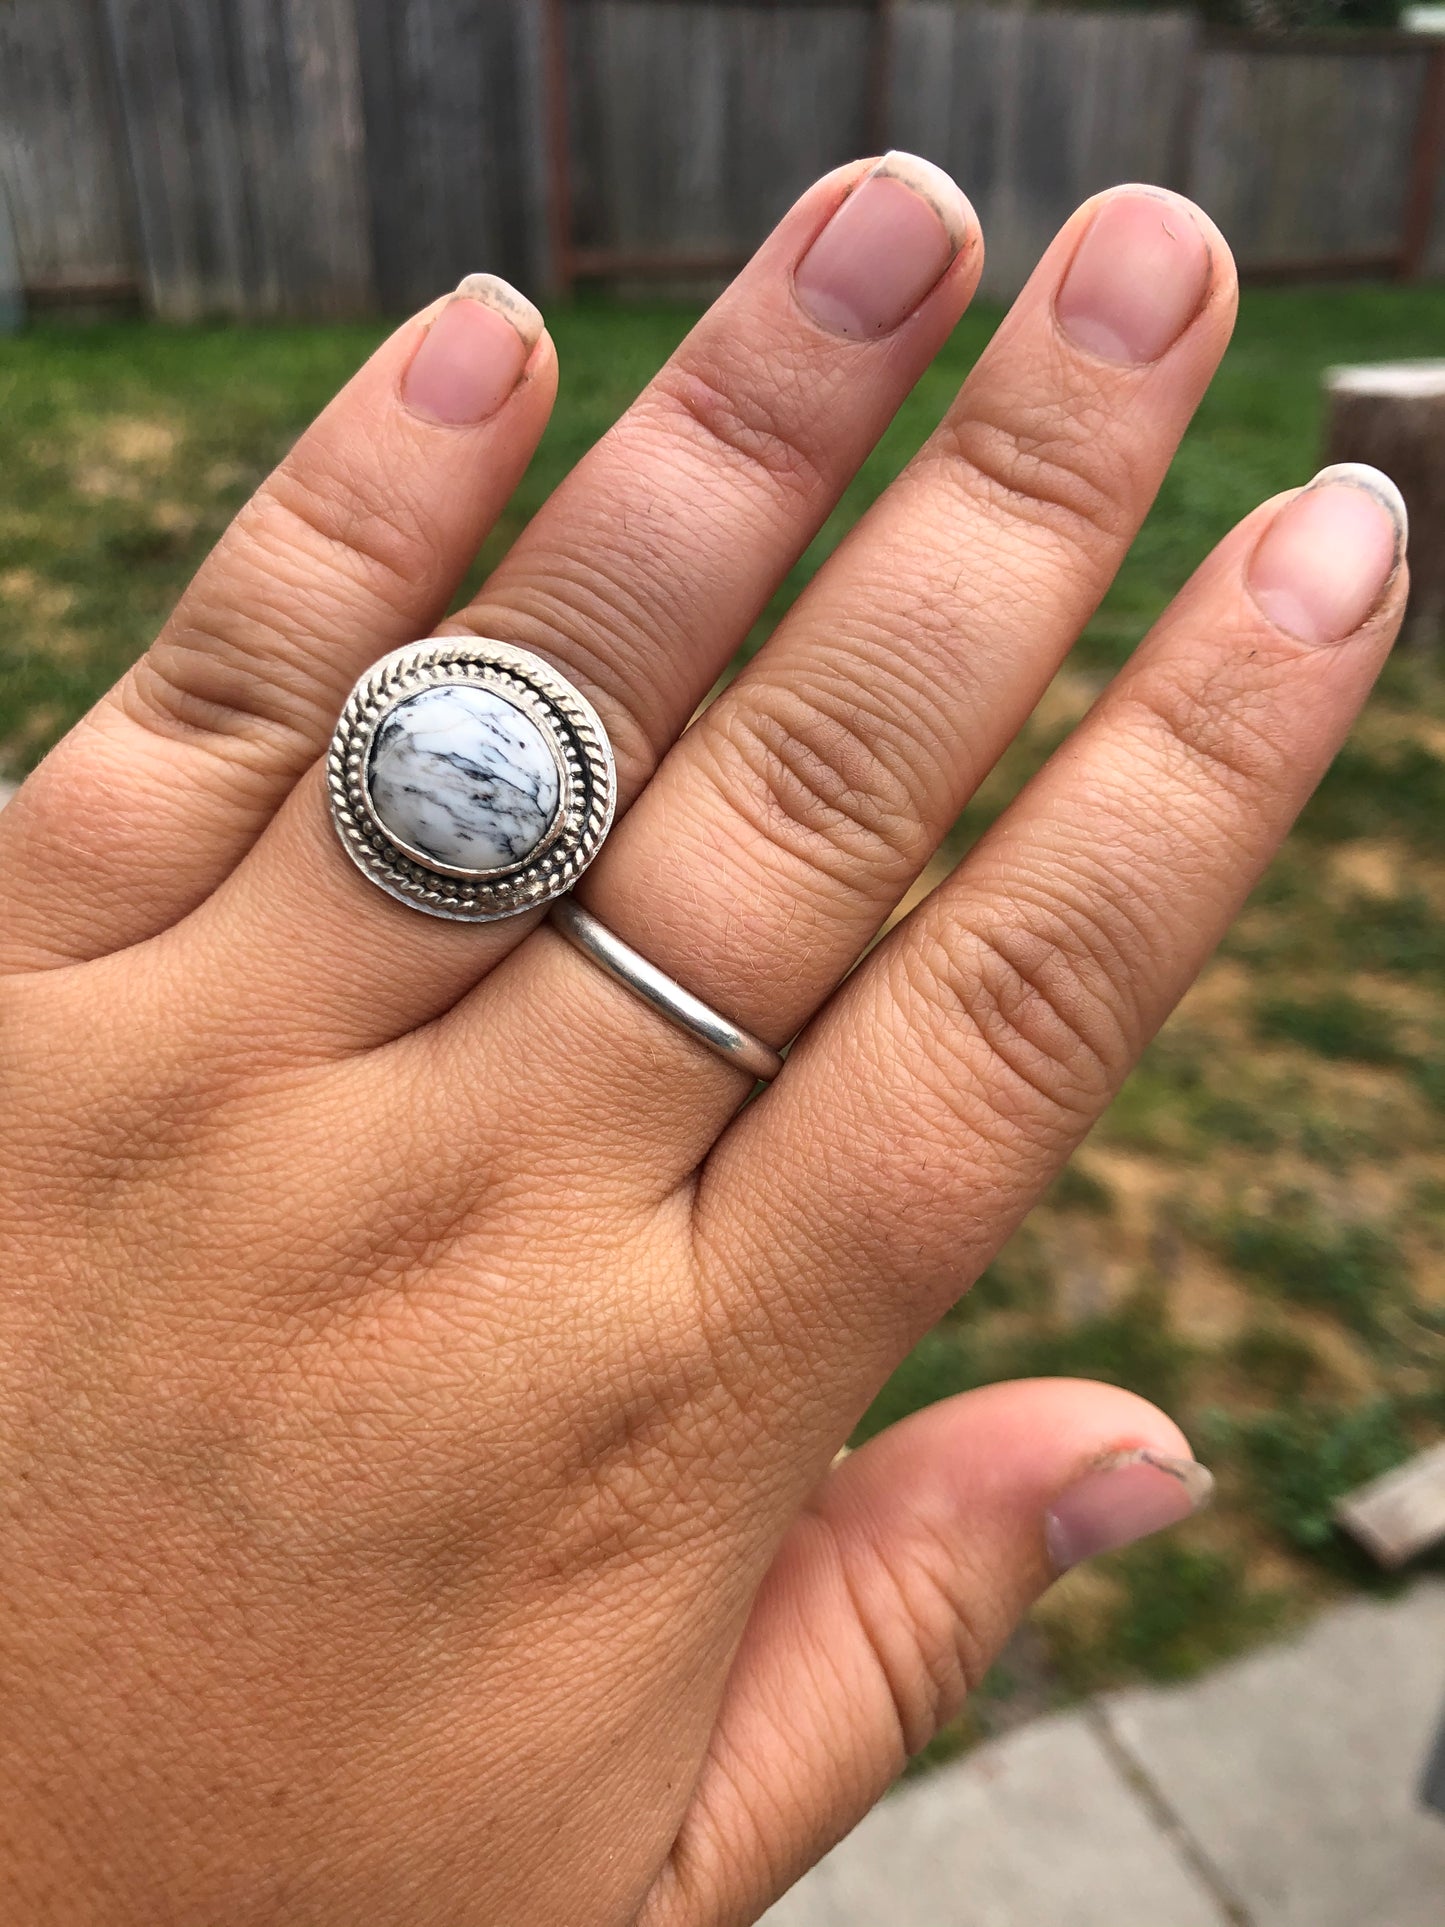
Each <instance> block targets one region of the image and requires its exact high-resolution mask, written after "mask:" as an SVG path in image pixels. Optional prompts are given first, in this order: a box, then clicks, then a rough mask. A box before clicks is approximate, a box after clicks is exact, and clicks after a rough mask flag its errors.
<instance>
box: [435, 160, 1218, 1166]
mask: <svg viewBox="0 0 1445 1927" xmlns="http://www.w3.org/2000/svg"><path fill="white" fill-rule="evenodd" d="M1234 306H1235V280H1234V273H1233V266H1232V262H1231V260H1230V256H1229V251H1228V249H1227V247H1226V246H1225V244H1224V242H1223V240H1222V239H1221V238H1220V236H1219V234H1218V232H1217V230H1215V229H1214V228H1213V226H1212V224H1211V223H1209V222H1208V221H1207V219H1206V218H1205V217H1204V216H1203V215H1202V214H1200V213H1199V211H1198V210H1197V209H1195V208H1193V207H1192V206H1191V204H1190V203H1189V202H1187V201H1185V200H1183V199H1181V198H1180V197H1178V196H1176V195H1170V194H1165V193H1163V192H1161V191H1159V190H1155V189H1148V188H1125V189H1118V190H1115V191H1114V192H1112V193H1110V194H1108V195H1105V196H1103V197H1100V199H1098V200H1096V201H1095V202H1093V203H1090V204H1088V205H1086V206H1085V207H1083V208H1081V209H1080V210H1079V212H1078V214H1077V215H1076V216H1075V217H1074V218H1073V219H1072V220H1071V221H1070V222H1069V223H1068V224H1067V225H1066V226H1065V228H1064V230H1063V232H1062V233H1061V234H1060V235H1059V237H1058V238H1057V240H1056V241H1055V242H1054V244H1053V245H1052V246H1051V247H1050V249H1049V250H1048V252H1047V253H1046V254H1045V256H1044V258H1043V260H1042V262H1041V263H1040V265H1039V267H1038V269H1037V271H1036V272H1035V274H1034V275H1033V277H1032V278H1031V280H1030V282H1029V284H1028V286H1027V287H1026V288H1025V290H1024V292H1023V294H1022V295H1021V296H1020V297H1019V300H1018V302H1017V304H1016V305H1015V307H1014V309H1013V311H1012V313H1011V314H1010V316H1009V317H1008V319H1007V320H1006V321H1005V323H1004V324H1003V326H1002V327H1001V328H1000V330H999V331H998V333H997V334H996V335H995V337H994V339H993V341H992V343H991V344H990V346H989V348H988V350H987V351H986V352H985V354H984V355H983V357H982V358H981V360H980V361H979V363H978V365H977V366H976V368H975V369H974V371H973V373H972V374H971V376H970V377H969V379H968V381H967V382H966V383H965V384H964V387H963V389H962V391H961V393H960V394H959V396H958V399H957V401H956V403H955V404H954V406H953V408H952V409H951V410H950V411H949V413H948V415H947V417H946V418H945V420H944V422H943V424H942V426H941V427H940V428H939V430H938V432H937V433H936V434H935V435H934V436H933V438H932V439H931V441H930V442H929V443H928V444H927V446H926V447H925V448H924V449H923V450H922V452H921V453H920V455H919V456H918V457H917V459H916V460H915V461H914V462H913V464H912V465H911V466H910V468H909V469H908V470H907V471H905V473H904V475H903V476H902V477H901V478H900V479H899V481H898V482H897V483H895V484H894V486H893V487H892V488H891V489H890V490H889V491H888V492H887V494H886V495H885V496H884V497H883V498H882V499H881V500H880V501H879V503H878V504H877V505H876V507H875V508H874V509H873V510H872V512H871V513H870V514H869V515H868V516H867V517H866V518H865V519H864V521H863V522H862V523H861V524H860V526H859V527H858V529H857V530H856V531H855V532H854V534H853V536H852V537H851V538H850V540H849V541H848V542H847V543H845V544H844V546H843V547H842V548H841V549H840V550H839V551H838V552H837V554H836V555H835V556H834V557H833V559H832V560H831V561H830V562H829V563H828V565H827V566H826V567H825V568H824V569H823V570H822V571H821V572H820V573H819V575H818V576H817V578H816V579H815V581H814V582H813V584H812V585H811V587H810V589H809V590H808V592H807V593H806V594H805V595H804V596H803V597H802V598H800V600H799V602H798V603H797V604H796V605H795V608H794V610H793V611H792V613H791V615H790V616H789V618H788V619H787V620H786V621H785V622H784V624H783V625H782V626H781V627H780V628H779V630H778V632H777V633H776V634H775V635H774V637H773V638H772V640H771V641H770V643H769V644H768V646H767V647H766V648H765V649H764V650H763V651H762V653H761V654H760V655H759V656H758V657H757V658H755V660H754V662H753V663H752V664H751V665H750V667H749V669H748V671H747V672H746V673H745V674H744V675H742V676H741V677H739V678H738V680H737V681H736V682H734V683H733V684H732V685H731V686H730V688H729V689H728V690H727V691H726V692H725V693H724V695H723V696H721V697H720V698H719V699H718V701H717V702H715V703H714V704H713V705H712V707H711V708H710V709H708V710H707V711H706V713H705V714H704V716H703V717H702V718H701V719H700V720H699V722H698V723H697V724H696V725H695V726H694V727H693V728H692V729H691V730H689V731H688V733H687V735H686V736H684V737H683V739H682V740H681V742H680V743H679V744H678V745H677V747H676V748H675V749H674V750H673V752H672V754H671V755H670V756H669V757H668V759H667V761H666V763H665V764H664V766H663V768H662V769H661V770H660V771H659V772H658V775H657V777H656V778H655V779H654V780H653V782H652V783H651V784H650V785H649V787H648V789H647V791H646V793H645V795H644V796H643V797H642V798H641V799H640V800H639V802H638V805H637V807H636V808H635V809H634V810H633V811H632V813H631V815H630V816H629V817H628V819H627V821H626V823H625V824H623V825H622V826H621V828H620V829H619V831H618V832H617V834H616V835H615V836H614V837H613V838H612V840H611V841H610V843H609V844H608V846H607V848H606V850H605V851H604V852H603V854H602V856H601V857H600V858H599V859H598V861H597V863H596V864H595V866H594V867H593V869H592V870H591V872H590V873H589V874H588V876H587V877H586V879H585V880H584V882H583V884H582V886H581V888H580V890H579V892H578V894H579V896H580V897H581V898H582V899H584V900H585V902H586V904H587V906H588V907H589V908H590V909H592V910H593V911H594V912H595V913H596V914H597V915H598V916H599V917H600V918H601V919H602V921H603V922H604V923H606V924H607V925H609V926H610V927H611V928H613V929H614V930H616V931H617V933H618V934H619V935H620V936H622V937H623V938H624V939H625V940H626V941H628V942H630V943H632V944H633V945H634V946H635V947H636V948H638V949H639V950H641V951H642V952H643V954H644V955H645V956H646V957H647V958H648V959H649V961H651V962H652V963H654V964H656V965H657V966H658V967H659V968H660V969H662V970H663V971H665V972H666V973H667V974H668V975H670V976H672V977H674V978H675V979H677V980H678V981H679V982H681V983H682V984H683V985H684V986H685V987H686V988H687V989H688V990H690V991H692V992H693V994H694V995H696V996H699V997H701V998H702V999H703V1000H704V1001H705V1002H706V1003H708V1004H711V1005H713V1006H714V1007H715V1008H716V1009H718V1010H720V1011H721V1012H723V1013H724V1014H725V1015H726V1016H728V1017H729V1018H731V1019H732V1020H734V1021H735V1022H737V1023H740V1024H742V1025H744V1026H745V1027H746V1028H748V1029H750V1030H753V1031H755V1032H758V1033H760V1034H761V1035H762V1036H763V1037H764V1038H765V1039H766V1040H767V1041H768V1042H769V1043H771V1044H775V1045H777V1044H782V1043H784V1042H785V1041H786V1040H787V1039H788V1038H789V1037H791V1036H792V1035H793V1034H794V1033H795V1032H796V1031H797V1030H798V1029H799V1028H800V1027H801V1025H802V1024H803V1023H804V1022H806V1020H807V1019H808V1018H809V1017H810V1016H811V1015H812V1013H813V1012H814V1010H816V1009H817V1007H818V1005H819V1004H820V1003H821V1002H822V1001H823V999H824V998H825V997H827V996H828V994H829V993H830V992H831V991H832V990H833V988H834V986H835V985H836V984H837V983H838V981H839V979H840V978H841V977H842V976H843V975H844V974H845V973H846V972H847V971H848V970H849V968H850V967H851V966H852V964H853V963H854V961H855V960H856V958H857V957H858V955H859V953H860V951H861V950H862V949H863V948H864V947H865V946H866V945H867V943H868V942H869V940H870V939H871V938H872V936H873V935H874V934H875V932H876V931H877V929H878V927H879V925H880V924H881V923H882V921H883V920H884V918H886V916H887V915H888V913H889V911H890V910H891V909H892V908H893V907H894V905H895V904H896V903H897V901H898V900H899V898H900V897H901V896H902V895H903V893H904V892H905V891H906V889H907V888H908V885H909V884H910V883H911V882H912V880H913V879H914V877H915V876H916V875H917V874H918V872H919V871H920V870H921V869H922V868H923V866H924V864H925V863H926V861H927V859H928V856H929V854H930V852H931V851H932V850H933V849H934V848H935V847H936V845H937V844H938V842H939V841H940V839H941V838H942V837H943V835H944V834H945V833H946V831H947V829H948V827H949V825H950V824H951V823H952V822H953V821H954V820H955V818H956V817H957V815H958V812H959V811H960V809H961V808H962V807H963V805H964V803H965V802H966V801H967V799H968V797H969V795H970V794H971V793H972V791H973V789H974V788H975V786H976V785H977V783H978V781H979V780H980V778H981V777H982V776H983V775H984V774H985V773H986V772H987V771H988V770H989V768H990V767H991V766H992V764H993V763H994V762H995V761H996V759H997V758H998V756H999V755H1000V754H1001V753H1002V751H1003V750H1004V748H1005V747H1006V746H1007V744H1008V743H1009V741H1010V740H1011V739H1012V737H1013V736H1014V734H1015V733H1016V732H1017V730H1018V729H1019V727H1020V726H1021V724H1022V723H1023V721H1024V720H1025V718H1026V717H1027V716H1028V714H1029V712H1030V711H1031V710H1032V708H1033V707H1034V704H1035V703H1036V702H1037V700H1038V698H1039V696H1040V694H1041V693H1042V691H1043V689H1044V687H1045V686H1046V685H1047V683H1048V681H1049V679H1050V678H1051V677H1052V676H1053V674H1054V673H1055V671H1056V670H1057V668H1058V665H1059V663H1060V661H1061V659H1062V657H1063V656H1064V654H1065V653H1066V652H1067V650H1068V649H1069V648H1070V646H1071V645H1072V644H1073V642H1074V640H1075V638H1076V637H1077V635H1078V633H1079V631H1080V630H1081V629H1082V627H1083V626H1084V624H1085V622H1086V621H1087V620H1088V618H1089V616H1090V614H1091V613H1092V611H1093V609H1094V607H1095V606H1096V604H1097V603H1098V601H1099V598H1100V597H1101V596H1102V594H1103V593H1104V590H1105V589H1106V588H1107V586H1108V584H1109V582H1110V581H1111V579H1112V578H1113V575H1114V573H1115V571H1116V570H1117V568H1118V566H1119V563H1120V561H1121V560H1122V558H1123V556H1124V554H1125V552H1126V550H1127V549H1128V546H1129V544H1130V542H1131V541H1132V540H1133V538H1134V535H1135V533H1136V532H1137V530H1138V527H1139V524H1140V522H1141V521H1142V520H1143V517H1144V515H1145V513H1146V512H1147V510H1148V508H1149V505H1150V503H1151V502H1152V501H1153V498H1154V495H1155V492H1156V490H1157V489H1158V486H1159V483H1160V481H1161V480H1162V478H1163V475H1164V472H1165V469H1166V468H1167V466H1168V464H1169V461H1170V459H1171V457H1172V456H1173V453H1174V450H1175V447H1176V446H1177V443H1178V440H1179V437H1180V435H1181V434H1182V432H1183V430H1184V428H1185V426H1186V424H1187V423H1188V421H1189V418H1190V416H1191V415H1192V414H1193V412H1194V409H1195V407H1196V405H1197V404H1198V401H1199V399H1200V396H1201V395H1202V394H1203V391H1204V389H1205V386H1206V385H1207V383H1208V381H1209V378H1210V376H1211V375H1212V374H1213V372H1214V369H1215V366H1216V364H1217V363H1218V360H1219V357H1220V355H1221V354H1222V352H1223V350H1224V347H1225V344H1226V342H1227V341H1228V338H1229V331H1230V327H1231V325H1232V321H1233V315H1234ZM549 941H550V940H549ZM554 950H555V954H552V955H551V956H550V957H549V958H548V960H547V964H546V979H547V981H546V982H545V983H542V982H540V981H537V979H538V974H539V972H540V971H541V969H542V962H541V959H540V957H538V956H535V955H534V954H532V952H529V954H528V956H527V958H526V959H525V960H523V959H520V958H519V959H517V960H516V963H515V964H514V965H513V966H512V967H511V968H510V969H509V970H508V971H506V972H504V973H502V975H501V976H499V977H496V978H494V979H493V980H492V981H491V983H490V984H488V985H486V986H483V988H482V990H481V991H479V992H478V993H477V995H476V997H475V998H474V999H472V1000H471V1001H472V1003H473V1005H474V1006H475V1007H476V1011H477V1018H476V1021H477V1022H478V1023H479V1024H480V1023H486V1024H494V1023H496V1022H498V1021H503V1020H504V1018H505V1010H506V1004H505V1001H504V1000H505V999H506V998H507V997H508V995H512V996H514V997H516V998H518V999H521V1000H525V1001H526V1006H527V1013H528V1014H527V1022H528V1024H530V1025H531V1026H532V1027H533V1028H535V1027H536V1026H537V1024H538V1023H539V1022H540V1014H539V1011H538V1008H537V1006H538V1004H539V1003H542V1002H552V1003H555V1004H556V1005H557V1006H558V1007H559V1008H561V1007H565V1008H567V1009H568V1011H569V1014H570V1016H569V1028H568V1033H567V1037H566V1041H565V1048H566V1062H565V1064H559V1066H558V1076H559V1078H565V1080H566V1082H567V1085H568V1093H569V1100H570V1104H571V1105H573V1106H575V1104H576V1103H577V1102H578V1099H579V1095H580V1094H579V1092H578V1090H577V1085H578V1081H579V1080H587V1079H591V1080H593V1081H595V1082H596V1083H597V1085H598V1087H599V1101H605V1099H604V1098H602V1096H601V1093H602V1091H603V1089H604V1087H606V1086H607V1085H608V1084H609V1082H612V1083H615V1087H616V1090H617V1093H618V1095H617V1103H618V1105H619V1107H626V1108H627V1110H628V1111H629V1112H630V1113H640V1114H642V1115H651V1116H653V1117H655V1118H656V1120H657V1132H656V1138H657V1151H658V1155H659V1156H660V1157H661V1158H662V1159H663V1160H664V1161H665V1162H667V1163H669V1164H670V1165H671V1166H672V1167H673V1175H675V1176H680V1175H681V1174H682V1173H684V1172H685V1171H686V1170H688V1169H690V1168H691V1164H692V1162H693V1161H695V1159H696V1158H697V1157H699V1156H701V1155H702V1153H703V1152H704V1151H705V1150H706V1149H707V1147H708V1145H709V1144H710V1143H711V1141H712V1139H713V1137H714V1136H715V1134H716V1132H717V1130H718V1129H719V1128H720V1126H721V1124H722V1122H723V1121H724V1120H725V1119H726V1117H727V1115H728V1114H729V1113H730V1111H731V1110H732V1109H733V1108H735V1107H736V1105H737V1103H738V1101H739V1099H740V1097H741V1096H742V1095H743V1094H744V1092H745V1088H746V1087H745V1080H744V1079H743V1078H742V1077H741V1076H740V1074H739V1073H738V1072H737V1071H736V1070H734V1069H732V1068H731V1067H730V1066H728V1065H725V1064H723V1063H721V1062H720V1061H719V1060H718V1059H716V1058H713V1057H711V1056H709V1055H707V1054H706V1053H705V1052H704V1051H703V1050H702V1048H701V1047H700V1046H698V1045H696V1044H694V1043H693V1041H692V1040H691V1039H690V1038H688V1037H686V1036H685V1035H683V1034H682V1033H681V1032H676V1031H672V1030H671V1029H670V1027H667V1026H665V1024H664V1020H662V1019H660V1018H658V1017H656V1016H654V1015H653V1014H652V1013H651V1012H649V1011H647V1010H646V1009H645V1008H644V1007H643V1006H642V1005H641V1004H639V1003H638V1002H637V1001H636V1000H635V999H634V998H632V997H630V996H629V994H628V993H627V992H625V991H623V990H621V989H619V988H618V987H617V986H616V985H615V984H613V983H611V982H610V980H607V979H605V978H602V977H601V974H600V973H599V972H597V971H596V970H595V968H594V967H593V966H592V965H590V964H589V963H587V962H585V961H584V960H582V959H581V958H579V957H577V956H576V955H575V954H574V953H572V952H570V951H564V950H563V948H562V946H561V944H560V942H558V943H556V944H555V946H554ZM523 977H525V978H526V979H527V980H528V981H527V982H526V983H525V984H523V983H522V982H521V981H520V980H521V979H522V978H523ZM461 1014H462V1013H460V1012H459V1013H458V1016H459V1017H460V1016H461ZM624 1065H625V1068H621V1067H622V1066H624ZM640 1079H641V1080H643V1082H642V1085H641V1093H640V1094H639V1080H640ZM654 1097H655V1099H656V1102H655V1103H654V1102H651V1101H650V1100H652V1099H654ZM568 1111H569V1105H566V1104H548V1103H545V1102H544V1103H540V1104H538V1105H537V1106H536V1110H535V1113H534V1115H536V1116H537V1117H538V1118H539V1119H546V1118H547V1117H549V1116H557V1117H562V1118H563V1119H565V1118H566V1116H567V1115H568ZM540 1128H543V1129H546V1128H547V1126H546V1125H545V1124H542V1125H541V1126H540ZM628 1145H629V1148H628V1155H629V1156H635V1154H636V1153H635V1146H633V1145H632V1144H631V1138H630V1135H629V1139H628Z"/></svg>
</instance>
